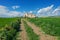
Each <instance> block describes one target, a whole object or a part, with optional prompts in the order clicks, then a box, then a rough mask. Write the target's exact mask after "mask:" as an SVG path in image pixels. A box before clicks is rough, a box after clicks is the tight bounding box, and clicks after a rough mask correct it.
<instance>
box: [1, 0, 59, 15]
mask: <svg viewBox="0 0 60 40" xmlns="http://www.w3.org/2000/svg"><path fill="white" fill-rule="evenodd" d="M0 5H1V6H4V7H6V8H7V9H8V10H9V12H10V11H13V12H16V13H21V14H23V12H33V13H35V14H40V16H41V13H42V12H40V13H38V12H39V11H40V10H41V9H43V10H45V8H46V9H48V7H51V6H52V5H53V7H52V8H51V9H50V10H49V12H50V13H51V12H52V11H55V10H56V9H59V10H60V0H0ZM43 10H42V11H43ZM51 10H52V11H51ZM44 12H45V11H44ZM16 13H15V14H16ZM46 13H48V12H47V11H46ZM52 13H53V12H52ZM54 13H55V12H54ZM13 14H14V13H13ZM42 14H44V13H42ZM55 14H57V13H55ZM58 14H59V12H58ZM2 15H3V14H2ZM42 16H47V14H44V15H42Z"/></svg>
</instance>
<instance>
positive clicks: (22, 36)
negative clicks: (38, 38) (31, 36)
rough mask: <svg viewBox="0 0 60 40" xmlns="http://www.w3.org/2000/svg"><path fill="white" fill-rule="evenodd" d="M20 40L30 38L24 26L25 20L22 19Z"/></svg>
mask: <svg viewBox="0 0 60 40" xmlns="http://www.w3.org/2000/svg"><path fill="white" fill-rule="evenodd" d="M20 40H28V37H27V33H26V31H25V27H24V24H23V21H21V32H20Z"/></svg>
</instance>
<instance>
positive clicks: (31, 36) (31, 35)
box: [24, 21, 39, 40]
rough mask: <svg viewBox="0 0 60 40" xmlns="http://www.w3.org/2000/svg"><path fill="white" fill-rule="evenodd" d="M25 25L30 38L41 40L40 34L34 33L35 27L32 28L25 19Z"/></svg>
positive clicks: (30, 39)
mask: <svg viewBox="0 0 60 40" xmlns="http://www.w3.org/2000/svg"><path fill="white" fill-rule="evenodd" d="M24 26H25V29H26V32H27V35H28V37H29V40H39V36H38V35H36V34H35V33H34V31H33V29H32V28H30V27H29V26H28V25H27V23H26V22H25V21H24Z"/></svg>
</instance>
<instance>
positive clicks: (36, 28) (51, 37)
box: [25, 20, 56, 40]
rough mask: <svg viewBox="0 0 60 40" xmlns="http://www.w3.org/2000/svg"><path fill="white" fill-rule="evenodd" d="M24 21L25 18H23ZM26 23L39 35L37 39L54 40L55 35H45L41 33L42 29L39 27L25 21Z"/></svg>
mask: <svg viewBox="0 0 60 40" xmlns="http://www.w3.org/2000/svg"><path fill="white" fill-rule="evenodd" d="M25 21H26V20H25ZM26 22H27V24H28V25H29V26H30V27H31V28H32V29H33V31H34V32H35V33H36V34H37V35H39V38H40V39H39V40H56V37H55V36H50V35H47V34H45V33H43V31H42V30H41V29H40V28H39V27H36V26H35V25H34V24H32V23H30V22H28V21H26Z"/></svg>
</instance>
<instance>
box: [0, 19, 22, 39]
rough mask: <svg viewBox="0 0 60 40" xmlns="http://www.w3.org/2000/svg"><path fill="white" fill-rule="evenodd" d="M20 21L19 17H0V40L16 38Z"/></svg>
mask: <svg viewBox="0 0 60 40" xmlns="http://www.w3.org/2000/svg"><path fill="white" fill-rule="evenodd" d="M20 21H21V19H20V18H0V40H16V34H17V33H18V31H19V30H20V24H21V22H20Z"/></svg>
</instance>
